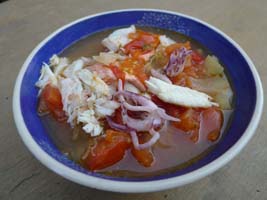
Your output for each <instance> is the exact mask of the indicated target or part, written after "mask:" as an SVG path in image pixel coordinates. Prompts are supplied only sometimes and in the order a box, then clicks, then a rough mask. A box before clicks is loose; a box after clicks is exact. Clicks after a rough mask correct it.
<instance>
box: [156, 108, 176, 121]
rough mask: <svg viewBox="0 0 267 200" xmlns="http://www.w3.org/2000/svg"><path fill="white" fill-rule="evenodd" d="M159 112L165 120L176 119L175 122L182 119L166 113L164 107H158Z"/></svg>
mask: <svg viewBox="0 0 267 200" xmlns="http://www.w3.org/2000/svg"><path fill="white" fill-rule="evenodd" d="M157 112H158V114H159V116H160V117H161V118H162V119H165V120H168V121H175V122H179V121H180V119H178V118H175V117H173V116H171V115H168V114H166V112H165V110H163V109H162V108H158V109H157Z"/></svg>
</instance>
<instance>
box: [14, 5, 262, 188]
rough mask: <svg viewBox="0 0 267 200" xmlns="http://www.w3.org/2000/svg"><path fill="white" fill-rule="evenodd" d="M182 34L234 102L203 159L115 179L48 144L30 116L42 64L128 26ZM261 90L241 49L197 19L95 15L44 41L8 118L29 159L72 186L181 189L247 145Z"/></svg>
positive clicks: (27, 66) (151, 13)
mask: <svg viewBox="0 0 267 200" xmlns="http://www.w3.org/2000/svg"><path fill="white" fill-rule="evenodd" d="M132 24H135V25H139V26H150V27H156V28H162V29H168V30H173V31H176V32H180V33H183V34H185V35H187V36H189V37H191V38H193V39H195V40H196V41H198V42H200V43H201V44H203V45H204V46H205V47H207V48H208V49H209V50H210V51H211V52H213V54H214V55H215V56H217V57H218V58H219V59H220V61H222V62H223V63H224V65H225V66H226V70H227V72H228V74H229V77H230V79H231V81H232V85H233V89H234V93H235V99H234V101H235V102H234V105H235V108H234V113H233V117H232V122H231V124H230V126H229V129H228V131H227V133H226V134H225V136H224V138H223V140H221V141H220V142H219V143H218V144H217V145H216V147H215V149H214V150H213V151H211V152H210V153H209V154H208V155H207V156H206V157H204V158H203V159H201V160H199V161H198V162H196V163H194V164H192V165H191V166H189V167H187V168H184V169H182V170H179V171H176V172H174V173H169V174H164V175H160V176H155V177H150V178H115V177H110V176H105V175H102V174H98V173H94V172H89V171H87V170H85V169H84V168H82V167H81V166H79V165H78V164H76V163H74V162H73V161H71V160H69V159H68V158H67V157H66V156H64V155H63V154H62V153H61V152H60V151H59V150H58V149H57V148H56V147H55V145H54V144H53V142H52V141H51V138H49V136H48V134H47V133H46V131H45V129H44V127H43V125H42V123H41V120H40V118H39V116H38V115H37V113H36V105H37V92H38V90H37V88H36V87H35V82H36V81H37V79H38V77H39V72H40V67H41V65H42V62H47V61H48V60H49V58H50V57H51V56H52V55H53V54H59V53H60V52H62V51H63V50H64V49H66V48H68V47H69V46H70V45H72V44H73V43H75V42H76V41H78V40H80V39H82V38H84V37H86V36H89V35H91V34H93V33H96V32H100V31H103V30H107V29H111V28H118V27H122V26H129V25H132ZM262 108H263V90H262V85H261V81H260V78H259V75H258V73H257V71H256V68H255V66H254V65H253V63H252V61H251V60H250V58H249V57H248V56H247V54H246V53H245V52H244V51H243V50H242V48H241V47H240V46H239V45H238V44H237V43H236V42H234V41H233V40H232V39H231V38H229V37H228V36H227V35H226V34H224V33H223V32H221V31H220V30H218V29H217V28H215V27H213V26H211V25H209V24H207V23H206V22H203V21H200V20H199V19H196V18H193V17H190V16H187V15H184V14H180V13H176V12H170V11H164V10H155V9H127V10H116V11H110V12H104V13H99V14H96V15H90V16H87V17H84V18H81V19H78V20H76V21H74V22H72V23H70V24H67V25H65V26H63V27H61V28H59V29H58V30H56V31H55V32H54V33H52V34H51V35H49V36H48V37H47V38H46V39H44V40H43V41H42V42H41V43H40V44H39V45H38V46H37V47H36V48H35V49H34V50H33V51H32V52H31V54H30V55H29V56H28V58H27V59H26V61H25V63H24V64H23V66H22V69H21V70H20V72H19V75H18V77H17V80H16V84H15V88H14V96H13V114H14V118H15V122H16V126H17V129H18V132H19V134H20V136H21V138H22V140H23V142H24V143H25V145H26V146H27V147H28V149H29V150H30V151H31V152H32V154H33V155H34V156H35V157H36V158H37V159H38V160H39V161H40V162H41V163H43V164H44V165H45V166H47V167H48V168H49V169H51V170H52V171H54V172H55V173H57V174H59V175H61V176H63V177H65V178H67V179H69V180H71V181H74V182H76V183H79V184H82V185H85V186H89V187H92V188H97V189H101V190H108V191H116V192H132V193H136V192H151V191H159V190H164V189H169V188H173V187H178V186H181V185H185V184H187V183H190V182H193V181H196V180H198V179H200V178H202V177H205V176H207V175H208V174H211V173H212V172H214V171H215V170H217V169H219V168H220V167H222V166H223V165H225V164H226V163H227V162H229V161H230V160H231V159H232V158H233V157H234V156H236V155H237V154H238V153H239V152H240V150H241V149H242V148H243V147H244V146H245V145H246V144H247V142H248V141H249V140H250V138H251V137H252V136H253V134H254V132H255V130H256V128H257V125H258V123H259V120H260V117H261V113H262Z"/></svg>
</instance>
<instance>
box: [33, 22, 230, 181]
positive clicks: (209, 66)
mask: <svg viewBox="0 0 267 200" xmlns="http://www.w3.org/2000/svg"><path fill="white" fill-rule="evenodd" d="M36 86H37V87H39V88H40V92H39V96H38V98H39V104H38V113H39V114H40V116H41V119H42V121H43V124H44V126H45V128H46V130H47V132H48V133H49V135H50V137H51V138H52V139H53V141H54V143H55V144H56V146H57V147H58V148H59V149H60V150H61V152H62V153H64V154H65V155H67V156H68V157H69V158H70V159H72V160H74V161H75V162H77V163H79V164H80V165H82V166H83V167H84V168H86V169H88V170H90V171H96V172H98V173H103V174H106V175H109V176H118V177H149V176H155V175H160V174H164V173H170V172H173V171H177V170H179V169H182V168H185V167H187V166H189V165H192V164H193V163H195V162H197V161H198V160H199V159H201V158H203V157H204V156H205V155H207V154H208V153H209V151H210V150H212V148H213V147H214V146H215V145H216V143H217V142H219V141H220V139H221V138H222V137H223V133H224V132H225V130H226V128H227V125H228V124H229V121H230V118H231V113H232V109H233V108H232V105H231V102H232V98H233V92H232V89H231V86H230V84H229V81H228V79H227V77H226V75H225V72H224V68H223V66H222V65H221V64H220V62H219V61H218V59H217V58H216V57H215V56H213V55H212V53H211V52H209V50H207V49H206V48H205V47H203V46H202V45H201V44H199V43H197V42H196V41H194V40H192V39H191V38H188V37H186V36H184V35H182V34H179V33H176V32H172V31H167V30H161V29H155V28H144V27H142V28H141V27H140V28H139V27H138V28H136V27H135V26H131V27H128V28H122V29H118V30H109V31H103V32H100V33H96V34H94V35H91V36H89V37H88V38H85V39H82V40H80V41H79V42H77V43H76V44H74V45H72V46H71V47H70V48H68V49H66V50H65V51H64V52H63V53H62V54H61V55H60V57H59V56H57V55H54V56H52V57H51V59H50V63H49V64H44V65H43V67H42V70H41V75H40V78H39V80H38V82H37V83H36Z"/></svg>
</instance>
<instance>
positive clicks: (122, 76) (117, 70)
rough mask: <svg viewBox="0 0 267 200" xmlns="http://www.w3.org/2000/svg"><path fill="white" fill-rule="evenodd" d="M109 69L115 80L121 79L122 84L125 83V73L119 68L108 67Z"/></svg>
mask: <svg viewBox="0 0 267 200" xmlns="http://www.w3.org/2000/svg"><path fill="white" fill-rule="evenodd" d="M109 68H110V69H111V71H112V72H113V74H114V75H115V76H116V78H117V79H121V80H122V82H123V83H124V82H125V72H124V71H122V70H121V69H120V68H119V67H117V66H113V65H110V66H109Z"/></svg>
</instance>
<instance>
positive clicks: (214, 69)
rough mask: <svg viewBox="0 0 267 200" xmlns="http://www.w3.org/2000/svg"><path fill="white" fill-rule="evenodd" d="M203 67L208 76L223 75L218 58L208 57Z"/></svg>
mask: <svg viewBox="0 0 267 200" xmlns="http://www.w3.org/2000/svg"><path fill="white" fill-rule="evenodd" d="M204 65H205V67H206V69H207V72H208V74H210V75H219V74H222V73H223V67H222V66H221V65H220V63H219V61H218V58H216V57H215V56H210V55H208V56H207V57H206V59H205V62H204Z"/></svg>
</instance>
